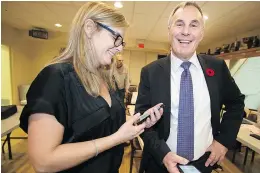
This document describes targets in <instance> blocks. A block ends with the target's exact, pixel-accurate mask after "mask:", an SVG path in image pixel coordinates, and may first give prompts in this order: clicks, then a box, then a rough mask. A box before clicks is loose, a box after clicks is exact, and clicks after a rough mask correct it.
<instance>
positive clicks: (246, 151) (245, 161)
mask: <svg viewBox="0 0 260 173" xmlns="http://www.w3.org/2000/svg"><path fill="white" fill-rule="evenodd" d="M248 150H249V148H248V147H246V154H245V159H244V165H246V160H247V155H248Z"/></svg>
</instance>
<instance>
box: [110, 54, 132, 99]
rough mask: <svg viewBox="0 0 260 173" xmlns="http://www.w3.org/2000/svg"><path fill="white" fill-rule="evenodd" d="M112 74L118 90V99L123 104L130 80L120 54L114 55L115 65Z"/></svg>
mask: <svg viewBox="0 0 260 173" xmlns="http://www.w3.org/2000/svg"><path fill="white" fill-rule="evenodd" d="M113 74H114V77H115V81H116V83H117V85H118V88H119V90H120V97H121V99H122V101H123V102H124V99H125V95H127V93H128V92H129V91H128V89H129V86H130V78H129V72H128V68H127V66H126V65H125V64H124V59H123V56H122V54H117V55H116V63H115V65H114V66H113Z"/></svg>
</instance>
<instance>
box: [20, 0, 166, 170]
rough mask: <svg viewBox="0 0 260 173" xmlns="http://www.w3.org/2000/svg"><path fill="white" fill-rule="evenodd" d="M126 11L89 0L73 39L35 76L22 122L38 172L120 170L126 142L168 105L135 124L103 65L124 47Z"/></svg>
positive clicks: (75, 23) (76, 21)
mask: <svg viewBox="0 0 260 173" xmlns="http://www.w3.org/2000/svg"><path fill="white" fill-rule="evenodd" d="M127 26H128V23H127V21H126V19H125V17H124V16H123V15H122V14H121V13H120V12H118V11H116V10H115V9H113V8H111V7H109V6H107V5H106V4H104V3H100V2H88V3H86V4H85V5H83V6H82V7H81V8H80V9H79V11H78V12H77V14H76V16H75V17H74V20H73V22H72V28H71V31H70V37H69V41H68V45H67V47H66V48H65V50H64V51H63V52H62V53H61V55H59V56H58V57H57V58H55V59H54V60H53V61H52V62H51V63H50V64H49V65H47V66H46V67H44V68H43V69H42V70H41V72H40V73H39V74H38V75H37V77H36V78H35V79H34V81H33V82H32V84H31V86H30V89H29V91H28V93H27V105H25V107H24V109H23V111H22V114H21V117H20V127H21V128H22V129H23V130H24V131H25V132H27V133H28V154H29V158H30V161H31V164H32V165H33V167H34V169H35V170H36V172H46V173H47V172H63V173H64V172H66V173H85V172H90V173H118V170H119V167H120V165H121V161H122V157H123V153H124V148H123V146H122V143H124V142H125V141H129V140H131V139H133V138H135V137H136V136H137V135H139V134H141V133H142V132H143V131H144V129H145V128H150V127H151V126H152V125H154V124H155V123H156V122H157V121H158V120H159V119H160V117H161V115H162V113H163V110H162V109H160V110H159V111H158V110H157V109H158V108H159V106H160V104H158V105H156V106H154V107H153V108H151V109H155V114H152V115H151V119H147V120H146V121H145V122H144V123H142V124H140V125H137V126H136V125H134V123H135V122H136V121H137V120H138V118H139V116H140V114H136V115H134V116H133V117H131V118H130V119H129V121H127V122H125V121H126V120H125V118H126V117H125V109H124V105H122V104H121V101H120V98H119V97H118V96H117V95H116V94H115V92H116V89H115V84H114V81H113V79H112V76H106V75H104V74H103V71H102V69H103V66H106V65H109V64H111V61H112V57H113V56H114V55H115V54H116V53H119V52H121V51H122V50H123V47H124V45H125V42H124V33H125V30H126V28H127Z"/></svg>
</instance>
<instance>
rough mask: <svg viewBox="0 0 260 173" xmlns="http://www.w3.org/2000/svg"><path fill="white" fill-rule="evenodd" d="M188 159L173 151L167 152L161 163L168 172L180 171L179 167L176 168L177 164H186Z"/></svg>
mask: <svg viewBox="0 0 260 173" xmlns="http://www.w3.org/2000/svg"><path fill="white" fill-rule="evenodd" d="M188 162H189V161H188V160H187V159H185V158H183V157H181V156H178V155H177V154H175V153H173V152H169V153H167V154H166V156H165V157H164V158H163V164H164V165H165V167H166V168H167V170H168V172H169V173H180V171H179V169H178V168H177V164H178V163H179V164H182V165H186V164H187V163H188Z"/></svg>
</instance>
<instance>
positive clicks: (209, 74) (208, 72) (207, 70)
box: [206, 68, 215, 77]
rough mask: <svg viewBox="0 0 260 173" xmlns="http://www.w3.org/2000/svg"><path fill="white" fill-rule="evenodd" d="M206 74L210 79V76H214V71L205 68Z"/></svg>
mask: <svg viewBox="0 0 260 173" xmlns="http://www.w3.org/2000/svg"><path fill="white" fill-rule="evenodd" d="M206 73H207V75H208V76H210V77H212V76H214V75H215V71H214V70H213V69H211V68H207V69H206Z"/></svg>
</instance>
